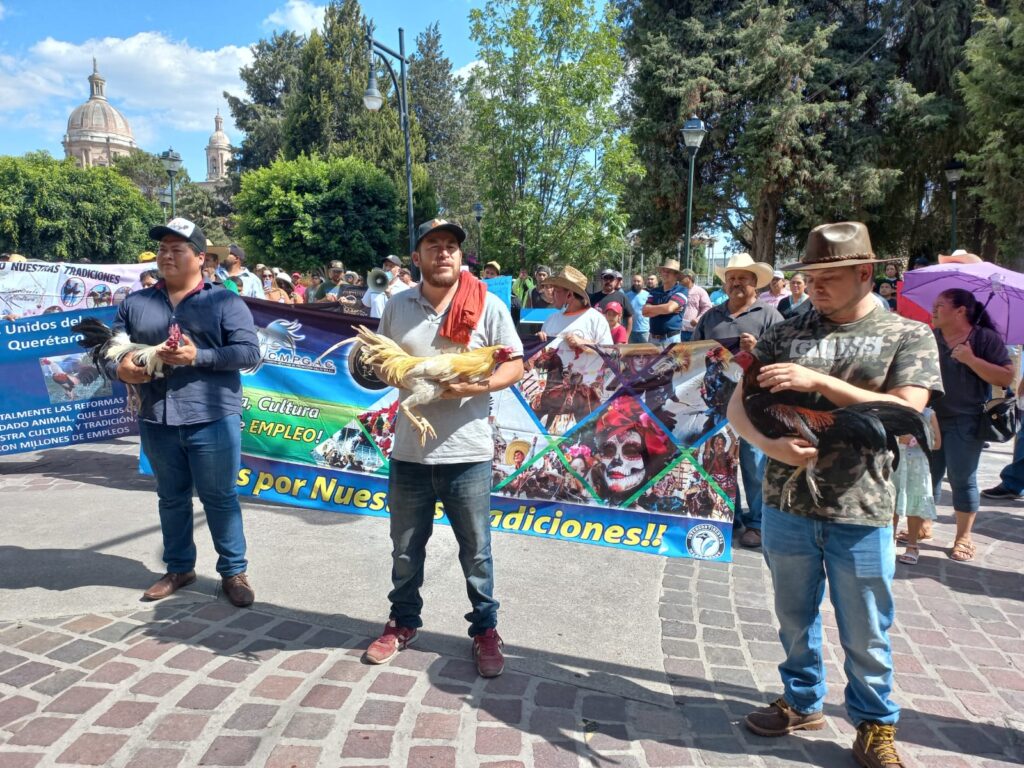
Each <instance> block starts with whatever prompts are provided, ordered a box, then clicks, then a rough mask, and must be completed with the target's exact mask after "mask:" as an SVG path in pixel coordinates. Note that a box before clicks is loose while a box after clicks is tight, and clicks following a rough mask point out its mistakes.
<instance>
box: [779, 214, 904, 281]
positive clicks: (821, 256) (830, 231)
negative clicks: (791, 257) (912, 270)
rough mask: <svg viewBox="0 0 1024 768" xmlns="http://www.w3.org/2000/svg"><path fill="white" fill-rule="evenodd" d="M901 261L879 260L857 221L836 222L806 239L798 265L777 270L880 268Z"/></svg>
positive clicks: (898, 258)
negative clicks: (877, 265) (865, 266)
mask: <svg viewBox="0 0 1024 768" xmlns="http://www.w3.org/2000/svg"><path fill="white" fill-rule="evenodd" d="M889 261H902V259H901V258H900V257H899V256H896V257H894V258H891V259H880V258H878V257H877V256H875V252H874V250H873V249H872V247H871V237H870V235H868V228H867V227H866V226H865V225H864V224H862V223H861V222H859V221H840V222H836V223H835V224H820V225H819V226H817V227H815V228H814V229H812V230H811V233H810V234H809V235H808V236H807V247H806V248H804V255H803V258H802V259H800V261H794V262H793V263H792V264H783V265H782V266H781V267H779V269H783V270H790V269H799V270H800V271H801V272H806V271H807V270H809V269H833V268H834V267H856V266H859V265H861V264H882V263H884V262H889Z"/></svg>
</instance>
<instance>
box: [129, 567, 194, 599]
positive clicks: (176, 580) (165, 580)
mask: <svg viewBox="0 0 1024 768" xmlns="http://www.w3.org/2000/svg"><path fill="white" fill-rule="evenodd" d="M195 580H196V572H195V571H189V572H188V573H165V574H164V575H163V576H161V577H160V581H158V582H157V583H156V584H154V585H153V586H152V587H150V588H149V589H147V590H146V591H145V592H143V593H142V597H143V598H144V599H146V600H163V599H164V598H165V597H170V596H171V595H173V594H174V593H175V592H177V591H178V590H179V589H181V588H182V587H187V586H188V585H189V584H191V583H192V582H193V581H195Z"/></svg>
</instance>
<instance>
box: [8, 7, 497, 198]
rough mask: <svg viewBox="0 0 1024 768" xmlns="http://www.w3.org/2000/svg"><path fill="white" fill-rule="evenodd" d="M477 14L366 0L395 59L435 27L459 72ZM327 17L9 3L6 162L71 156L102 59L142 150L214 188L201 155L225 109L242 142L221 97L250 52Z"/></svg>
mask: <svg viewBox="0 0 1024 768" xmlns="http://www.w3.org/2000/svg"><path fill="white" fill-rule="evenodd" d="M475 4H477V3H476V2H475V0H474V1H468V0H435V1H434V2H432V3H430V4H425V3H423V4H421V3H405V2H401V3H399V2H394V1H393V0H363V1H362V8H363V12H364V13H365V14H366V15H367V16H368V17H370V18H372V19H373V21H374V23H375V25H376V32H375V35H374V36H375V37H376V38H377V39H379V40H381V41H382V42H383V43H385V44H386V45H388V46H389V47H391V48H394V49H396V50H397V48H398V28H399V27H403V28H404V29H405V39H406V50H407V51H411V50H412V49H413V48H414V45H415V39H416V35H417V34H419V33H420V32H422V31H423V30H424V29H425V28H426V27H427V26H428V25H429V24H431V23H433V22H435V21H436V22H438V23H439V25H440V29H441V41H442V44H443V45H444V49H445V53H446V54H447V56H448V58H449V59H450V60H451V61H452V65H453V66H454V67H455V68H456V69H458V68H462V67H465V66H467V65H468V64H470V63H471V62H472V61H473V59H474V53H475V45H474V44H473V42H472V41H471V40H470V39H469V20H468V16H469V10H470V8H471V7H472V6H473V5H475ZM104 6H107V7H108V8H109V12H108V13H104V12H103V11H102V10H101V9H102V8H103V7H104ZM323 14H324V4H320V3H316V2H310V1H309V0H226V1H224V2H209V0H204V1H203V2H199V1H198V0H179V2H176V3H174V4H171V5H167V4H166V3H157V2H153V1H152V0H138V1H134V0H133V2H126V3H118V4H116V5H115V4H109V5H107V4H105V3H82V2H81V1H80V0H73V1H72V0H0V155H21V154H24V153H25V152H30V151H33V150H40V149H43V150H47V151H48V152H50V154H52V155H54V156H55V157H63V156H64V150H63V148H62V146H61V140H62V138H63V136H64V133H65V131H66V129H67V118H68V115H69V114H70V113H71V110H72V109H74V108H75V107H76V106H77V105H79V104H81V103H83V102H84V101H86V99H88V97H89V82H88V79H87V78H88V76H89V74H90V73H91V72H92V59H93V57H95V58H96V60H97V63H98V66H99V71H100V74H102V75H103V77H104V78H105V79H106V81H107V84H106V95H107V98H108V100H109V101H110V103H111V104H112V105H114V106H115V107H117V109H119V110H120V111H121V112H122V113H123V114H124V115H125V117H127V118H128V121H129V123H130V124H131V127H132V131H133V133H134V134H135V140H136V142H137V143H138V144H139V146H140V147H142V148H143V149H145V150H147V151H150V152H154V153H159V152H162V151H163V150H165V149H167V148H168V147H169V146H170V147H173V148H174V149H176V150H177V151H179V152H180V153H181V154H182V157H183V158H184V160H185V164H186V166H187V167H188V168H189V170H190V172H191V175H192V176H193V178H205V173H204V171H203V169H204V168H205V167H206V162H205V154H204V148H205V146H206V144H207V141H208V140H209V136H210V134H211V133H212V132H213V127H214V125H213V121H214V115H215V114H216V112H217V110H218V109H219V110H220V112H221V115H223V116H224V129H225V131H226V132H227V134H228V137H229V138H230V139H231V140H232V141H239V140H240V138H241V136H240V134H239V132H238V131H237V130H236V129H235V126H234V125H233V123H232V121H231V115H230V112H229V111H228V109H227V104H226V102H225V100H224V98H223V95H222V94H223V92H224V91H228V92H230V93H232V94H237V95H240V94H242V93H243V89H242V86H241V81H240V80H239V77H238V70H239V68H240V67H242V66H244V65H246V64H247V63H249V62H250V61H251V58H252V54H251V52H250V48H249V46H251V45H252V44H253V43H255V42H256V41H257V40H259V39H261V38H264V37H269V36H270V34H271V33H272V32H273V31H274V30H284V29H292V30H295V31H298V32H301V33H307V32H309V31H310V30H311V29H313V28H315V27H318V26H320V25H321V24H322V22H323Z"/></svg>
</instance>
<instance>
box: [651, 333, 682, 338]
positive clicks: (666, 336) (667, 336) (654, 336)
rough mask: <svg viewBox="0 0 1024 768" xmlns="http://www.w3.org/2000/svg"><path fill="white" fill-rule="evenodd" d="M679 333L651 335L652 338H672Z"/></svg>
mask: <svg viewBox="0 0 1024 768" xmlns="http://www.w3.org/2000/svg"><path fill="white" fill-rule="evenodd" d="M678 335H679V334H678V333H667V334H665V335H664V336H658V335H657V334H654V333H652V334H651V335H650V338H652V339H670V338H672V337H673V336H678Z"/></svg>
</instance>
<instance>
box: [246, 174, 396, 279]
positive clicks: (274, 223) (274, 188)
mask: <svg viewBox="0 0 1024 768" xmlns="http://www.w3.org/2000/svg"><path fill="white" fill-rule="evenodd" d="M234 202H235V207H236V210H237V214H236V215H237V220H238V235H239V237H240V238H241V240H242V242H243V243H244V244H245V247H246V249H247V250H248V251H249V252H250V255H251V256H252V257H253V258H254V259H259V260H261V261H265V262H267V263H268V264H274V265H275V266H280V267H283V268H285V269H288V270H289V271H290V270H293V269H297V270H300V271H307V270H314V269H317V268H319V267H323V266H324V265H326V264H327V263H328V262H330V261H331V260H333V259H340V260H342V261H344V263H345V266H346V267H347V268H349V269H354V270H356V271H357V272H360V273H364V272H366V271H367V270H368V269H370V268H372V267H374V266H377V265H378V264H379V262H380V258H381V257H382V256H383V255H384V254H386V253H387V252H388V251H389V246H390V244H391V240H392V237H393V235H394V231H395V227H396V223H397V222H396V218H397V212H398V207H397V196H396V194H395V186H394V184H393V183H392V181H391V180H390V179H389V178H388V176H387V175H386V174H385V173H383V172H382V171H380V170H378V169H377V168H374V167H372V166H370V165H369V164H368V163H366V162H364V161H362V160H358V159H356V158H352V157H346V158H330V159H327V160H321V159H318V158H311V157H305V156H303V157H300V158H297V159H295V160H278V161H277V162H275V163H273V164H272V165H271V166H270V167H269V168H262V169H260V170H257V171H251V172H249V173H247V174H245V175H244V176H242V189H241V191H240V192H239V193H238V194H237V195H236V196H235V200H234Z"/></svg>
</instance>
